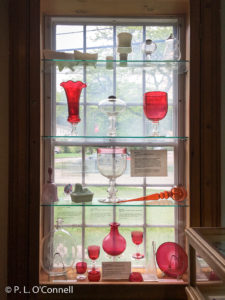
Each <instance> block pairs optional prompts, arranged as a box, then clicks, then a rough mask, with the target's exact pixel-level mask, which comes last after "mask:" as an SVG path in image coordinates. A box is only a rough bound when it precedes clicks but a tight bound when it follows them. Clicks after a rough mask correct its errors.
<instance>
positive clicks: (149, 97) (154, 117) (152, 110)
mask: <svg viewBox="0 0 225 300" xmlns="http://www.w3.org/2000/svg"><path fill="white" fill-rule="evenodd" d="M143 100H144V103H143V106H144V113H145V116H146V118H148V119H149V120H151V121H152V124H153V130H152V135H153V136H159V121H160V120H162V119H163V118H165V116H166V114H167V110H168V100H167V93H166V92H160V91H157V92H147V93H145V94H144V99H143Z"/></svg>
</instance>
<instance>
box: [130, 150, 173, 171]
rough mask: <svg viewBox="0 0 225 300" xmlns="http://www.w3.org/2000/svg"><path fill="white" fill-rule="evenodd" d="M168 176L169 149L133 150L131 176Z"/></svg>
mask: <svg viewBox="0 0 225 300" xmlns="http://www.w3.org/2000/svg"><path fill="white" fill-rule="evenodd" d="M147 176H151V177H154V176H167V150H131V177H147Z"/></svg>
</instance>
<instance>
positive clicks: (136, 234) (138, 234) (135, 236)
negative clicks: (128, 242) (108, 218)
mask: <svg viewBox="0 0 225 300" xmlns="http://www.w3.org/2000/svg"><path fill="white" fill-rule="evenodd" d="M131 238H132V241H133V243H134V244H135V245H137V252H136V253H135V254H133V255H132V257H133V258H135V259H142V258H144V254H141V253H140V251H139V245H140V244H141V243H142V242H143V232H142V231H132V232H131Z"/></svg>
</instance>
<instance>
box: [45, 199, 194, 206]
mask: <svg viewBox="0 0 225 300" xmlns="http://www.w3.org/2000/svg"><path fill="white" fill-rule="evenodd" d="M41 206H42V207H51V206H54V207H59V206H69V207H73V206H87V207H95V206H96V207H100V206H101V207H107V206H109V207H110V206H116V207H144V206H145V207H189V205H188V204H186V201H183V202H180V203H179V202H175V201H174V200H172V199H171V200H168V199H167V200H151V201H146V202H145V201H139V202H138V201H137V202H125V203H115V204H114V203H102V202H99V201H98V199H94V200H93V201H92V202H86V203H75V202H72V201H69V200H67V201H62V200H59V201H58V202H54V203H51V204H41Z"/></svg>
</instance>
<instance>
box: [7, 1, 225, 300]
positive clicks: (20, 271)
mask: <svg viewBox="0 0 225 300" xmlns="http://www.w3.org/2000/svg"><path fill="white" fill-rule="evenodd" d="M190 4H191V5H190V26H191V32H190V52H191V63H190V67H191V72H190V174H191V175H190V198H191V207H190V213H191V220H190V224H191V226H218V225H220V199H221V197H220V117H219V116H220V114H219V112H220V101H221V100H220V84H221V83H220V47H219V46H220V21H219V20H220V16H219V5H220V1H219V0H190ZM9 13H10V77H9V86H10V99H9V113H10V114H9V115H10V119H9V126H10V137H9V139H10V153H9V157H10V161H9V228H8V230H9V235H8V236H9V239H8V284H9V285H10V286H15V285H16V286H20V287H21V288H22V287H23V286H24V285H25V286H26V287H27V288H29V287H32V286H33V285H38V273H39V263H38V259H37V258H38V257H39V250H38V249H39V221H40V220H39V210H40V209H39V199H40V1H39V0H20V1H16V0H10V12H9ZM216 45H217V47H216ZM209 108H210V113H209ZM115 290H116V291H117V297H116V296H115V294H114V292H113V291H115ZM77 291H78V292H79V293H78V294H76V291H75V294H74V296H71V297H68V298H69V299H71V298H73V299H76V298H77V297H78V298H77V299H80V298H79V297H80V295H81V294H82V293H83V292H84V291H87V292H88V293H89V295H93V292H95V295H97V296H98V297H99V298H98V299H111V298H113V297H114V299H115V298H117V299H119V298H120V297H121V298H123V299H124V300H125V299H128V298H129V299H131V300H132V299H135V298H137V297H138V293H139V295H142V299H147V298H148V297H149V294H151V295H153V294H155V295H156V299H158V300H159V299H169V298H168V297H170V296H169V295H171V299H174V300H175V299H181V297H184V288H183V287H182V286H181V287H178V286H177V287H176V288H175V287H174V286H170V287H169V286H165V287H164V288H162V286H140V285H137V286H127V285H122V286H120V287H117V288H116V289H115V287H112V286H105V287H103V286H93V285H90V286H83V287H79V289H78V290H77ZM109 291H110V293H109ZM80 293H81V294H80ZM76 295H77V297H76ZM118 295H120V297H119V296H118ZM106 297H107V298H106ZM176 297H177V298H176ZM178 297H180V298H178ZM28 298H29V299H33V298H35V299H36V298H37V296H36V295H28V294H20V295H19V297H18V294H13V293H12V294H10V295H9V299H28ZM38 298H40V299H47V298H48V297H47V296H46V298H45V297H44V296H41V295H40V296H38ZM50 298H51V299H53V295H51V296H50ZM54 299H55V297H54ZM56 299H57V297H56ZM87 299H88V298H87Z"/></svg>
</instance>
